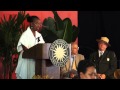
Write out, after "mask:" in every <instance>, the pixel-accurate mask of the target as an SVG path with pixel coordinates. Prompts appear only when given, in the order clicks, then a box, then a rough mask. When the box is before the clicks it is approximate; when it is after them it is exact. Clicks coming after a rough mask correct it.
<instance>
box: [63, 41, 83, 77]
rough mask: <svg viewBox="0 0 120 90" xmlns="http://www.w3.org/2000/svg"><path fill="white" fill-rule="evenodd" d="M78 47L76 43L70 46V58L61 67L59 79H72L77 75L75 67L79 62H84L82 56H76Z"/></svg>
mask: <svg viewBox="0 0 120 90" xmlns="http://www.w3.org/2000/svg"><path fill="white" fill-rule="evenodd" d="M78 50H79V47H78V45H77V44H76V43H72V44H71V58H70V59H69V60H68V61H67V63H66V65H65V66H64V67H61V78H62V79H65V78H74V76H75V75H76V74H77V66H78V63H79V62H80V61H81V60H84V56H83V55H82V54H78Z"/></svg>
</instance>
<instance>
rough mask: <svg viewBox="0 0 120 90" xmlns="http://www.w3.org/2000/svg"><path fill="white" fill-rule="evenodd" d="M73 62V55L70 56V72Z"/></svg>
mask: <svg viewBox="0 0 120 90" xmlns="http://www.w3.org/2000/svg"><path fill="white" fill-rule="evenodd" d="M74 60H75V55H71V59H70V70H71V69H72V66H73V61H74Z"/></svg>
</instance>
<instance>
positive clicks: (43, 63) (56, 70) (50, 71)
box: [22, 43, 60, 79]
mask: <svg viewBox="0 0 120 90" xmlns="http://www.w3.org/2000/svg"><path fill="white" fill-rule="evenodd" d="M50 45H51V43H44V44H37V45H35V46H33V47H31V48H29V49H28V50H26V51H24V52H23V56H22V57H23V58H29V59H35V75H42V76H45V75H48V76H49V77H52V78H53V79H60V67H57V66H54V65H53V64H52V63H51V61H50V59H49V55H48V51H49V47H50Z"/></svg>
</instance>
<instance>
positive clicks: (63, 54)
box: [49, 39, 69, 67]
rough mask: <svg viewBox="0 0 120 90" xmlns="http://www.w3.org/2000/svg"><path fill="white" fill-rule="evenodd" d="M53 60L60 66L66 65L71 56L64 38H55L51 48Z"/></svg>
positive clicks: (50, 54) (50, 52) (50, 53)
mask: <svg viewBox="0 0 120 90" xmlns="http://www.w3.org/2000/svg"><path fill="white" fill-rule="evenodd" d="M49 57H50V60H51V62H52V63H53V64H54V65H55V66H58V67H63V66H65V64H66V62H67V60H68V58H69V46H68V44H67V42H66V41H64V40H63V39H57V40H55V41H54V42H53V43H52V44H51V45H50V48H49Z"/></svg>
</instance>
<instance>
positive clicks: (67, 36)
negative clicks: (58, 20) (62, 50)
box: [63, 18, 72, 43]
mask: <svg viewBox="0 0 120 90" xmlns="http://www.w3.org/2000/svg"><path fill="white" fill-rule="evenodd" d="M63 23H64V36H63V39H64V40H65V41H66V42H67V43H71V42H72V22H71V20H70V19H69V18H65V19H64V20H63Z"/></svg>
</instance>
